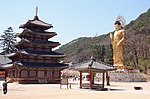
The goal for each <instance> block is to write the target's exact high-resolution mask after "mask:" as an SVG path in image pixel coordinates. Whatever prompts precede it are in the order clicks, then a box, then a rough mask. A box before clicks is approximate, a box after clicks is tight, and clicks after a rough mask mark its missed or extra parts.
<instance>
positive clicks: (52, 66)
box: [2, 62, 69, 69]
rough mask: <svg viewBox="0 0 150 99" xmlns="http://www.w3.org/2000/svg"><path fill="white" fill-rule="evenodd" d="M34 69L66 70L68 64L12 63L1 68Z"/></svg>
mask: <svg viewBox="0 0 150 99" xmlns="http://www.w3.org/2000/svg"><path fill="white" fill-rule="evenodd" d="M15 66H17V68H19V67H21V68H33V69H34V68H35V69H66V68H68V66H69V65H68V64H63V63H35V62H14V63H11V64H6V65H3V66H2V68H13V67H15Z"/></svg>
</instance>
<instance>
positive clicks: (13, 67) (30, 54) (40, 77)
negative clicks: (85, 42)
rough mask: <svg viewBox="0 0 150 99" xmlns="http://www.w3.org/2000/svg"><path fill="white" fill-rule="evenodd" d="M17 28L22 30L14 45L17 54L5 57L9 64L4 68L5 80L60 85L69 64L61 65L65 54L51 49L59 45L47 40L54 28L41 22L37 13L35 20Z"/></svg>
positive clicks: (53, 33)
mask: <svg viewBox="0 0 150 99" xmlns="http://www.w3.org/2000/svg"><path fill="white" fill-rule="evenodd" d="M19 28H22V29H23V32H22V33H20V34H19V35H18V37H19V38H20V39H21V41H20V42H19V43H17V44H15V45H14V46H15V47H16V48H17V49H18V51H17V52H16V53H12V54H8V55H7V57H8V58H9V59H11V60H12V62H11V63H10V64H7V65H5V66H4V68H6V77H7V79H13V81H17V82H19V83H60V81H61V71H62V70H63V69H66V68H68V65H67V64H64V63H61V62H60V61H61V59H62V58H63V57H65V55H64V54H62V53H58V52H55V51H53V50H52V49H53V48H55V47H57V46H59V45H60V43H59V42H53V41H50V40H49V39H50V38H52V37H54V36H56V35H57V34H56V33H55V32H48V31H47V30H48V29H50V28H53V25H52V24H49V23H46V22H43V21H42V20H40V19H39V18H38V15H37V11H36V15H35V17H34V19H33V20H28V21H27V22H26V23H25V24H23V25H20V27H19Z"/></svg>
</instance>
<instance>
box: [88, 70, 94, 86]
mask: <svg viewBox="0 0 150 99" xmlns="http://www.w3.org/2000/svg"><path fill="white" fill-rule="evenodd" d="M92 84H93V75H92V72H91V71H90V86H89V87H90V88H89V89H92Z"/></svg>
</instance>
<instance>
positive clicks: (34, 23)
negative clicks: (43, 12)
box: [19, 16, 53, 30]
mask: <svg viewBox="0 0 150 99" xmlns="http://www.w3.org/2000/svg"><path fill="white" fill-rule="evenodd" d="M33 26H35V27H41V28H42V29H44V30H47V29H49V28H52V27H53V26H52V24H49V23H46V22H43V21H41V20H40V19H39V18H38V16H35V17H34V19H33V20H28V21H27V22H26V23H25V24H22V25H20V26H19V28H31V27H33Z"/></svg>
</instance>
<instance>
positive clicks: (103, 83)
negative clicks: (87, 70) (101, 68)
mask: <svg viewBox="0 0 150 99" xmlns="http://www.w3.org/2000/svg"><path fill="white" fill-rule="evenodd" d="M102 81H103V82H102V86H103V88H104V85H105V72H103V79H102Z"/></svg>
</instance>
